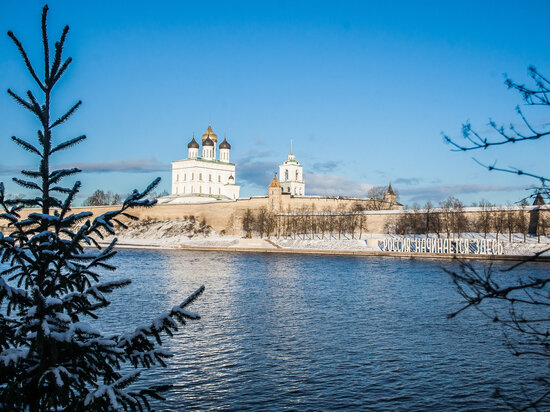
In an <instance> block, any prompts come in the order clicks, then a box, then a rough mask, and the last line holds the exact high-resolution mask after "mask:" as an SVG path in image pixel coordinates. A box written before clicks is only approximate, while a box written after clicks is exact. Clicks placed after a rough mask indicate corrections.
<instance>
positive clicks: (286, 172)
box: [285, 169, 288, 180]
mask: <svg viewBox="0 0 550 412" xmlns="http://www.w3.org/2000/svg"><path fill="white" fill-rule="evenodd" d="M285 180H288V169H285Z"/></svg>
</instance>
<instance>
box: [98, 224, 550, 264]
mask: <svg viewBox="0 0 550 412" xmlns="http://www.w3.org/2000/svg"><path fill="white" fill-rule="evenodd" d="M198 227H199V224H198V222H197V221H195V222H192V221H190V220H185V219H179V220H171V221H162V220H149V221H138V222H129V224H128V229H124V228H118V229H117V237H118V240H119V241H118V245H119V246H121V247H144V248H162V249H170V248H180V247H188V246H189V247H207V248H215V249H224V248H231V249H234V248H239V247H241V246H242V242H240V240H241V237H240V236H224V235H220V234H218V233H216V232H214V231H213V230H211V231H210V233H208V234H201V233H197V230H198ZM423 236H424V237H425V235H423ZM445 236H446V235H444V234H443V235H441V237H442V238H445ZM385 237H390V238H391V237H401V236H398V235H388V234H363V235H362V236H361V239H359V238H358V235H357V234H355V236H354V237H353V238H352V237H351V235H350V234H343V235H341V236H340V239H338V235H337V234H332V235H329V234H325V235H324V236H323V235H321V234H315V235H314V236H312V235H311V234H307V235H297V236H296V238H294V237H290V236H289V237H286V238H285V237H279V238H277V237H275V236H271V237H269V238H268V240H269V241H270V242H272V243H273V244H275V245H276V246H278V247H279V248H281V249H293V250H327V251H333V252H338V251H380V248H377V247H376V246H373V245H376V243H377V242H376V241H383V239H384V238H385ZM408 237H410V238H413V237H414V236H413V235H408ZM417 237H422V236H417ZM430 237H431V238H435V237H436V235H435V234H431V235H430ZM112 238H113V237H107V238H106V239H105V241H109V240H111V239H112ZM451 238H458V235H453V234H451ZM460 238H462V239H470V240H475V239H484V238H485V237H484V235H483V234H480V233H462V234H461V235H460ZM496 238H497V236H496V234H494V233H489V234H487V239H496ZM255 239H256V238H255ZM257 239H258V240H259V238H257ZM264 239H265V238H264ZM368 239H370V240H371V241H370V242H369V244H367V240H368ZM498 241H499V242H501V243H502V245H503V250H504V254H505V255H516V256H527V255H533V254H535V253H538V252H540V251H542V250H544V249H546V248H549V247H550V237H548V236H541V238H540V243H539V239H538V238H537V237H536V236H527V238H526V241H525V242H524V241H523V235H522V234H519V233H516V234H513V235H512V239H511V241H509V239H508V234H502V233H501V234H499V236H498ZM240 243H241V244H240ZM266 247H267V246H266ZM396 253H398V252H396ZM542 255H543V256H550V251H546V252H543V253H542Z"/></svg>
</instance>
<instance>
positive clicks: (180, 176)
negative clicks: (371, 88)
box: [172, 159, 240, 200]
mask: <svg viewBox="0 0 550 412" xmlns="http://www.w3.org/2000/svg"><path fill="white" fill-rule="evenodd" d="M231 177H232V178H233V179H231ZM235 179H236V176H235V165H234V164H232V163H224V162H220V161H216V160H204V159H184V160H179V161H176V162H172V195H176V196H193V195H195V196H197V195H198V196H212V197H226V198H228V199H232V200H234V199H238V198H239V191H240V186H238V185H235V181H236V180H235Z"/></svg>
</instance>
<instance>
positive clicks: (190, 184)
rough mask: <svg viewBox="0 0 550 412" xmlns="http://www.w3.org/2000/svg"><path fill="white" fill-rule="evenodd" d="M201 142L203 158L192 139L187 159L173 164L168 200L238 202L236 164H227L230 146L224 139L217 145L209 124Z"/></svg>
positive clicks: (180, 201) (228, 162) (183, 201)
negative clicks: (170, 190) (170, 191)
mask: <svg viewBox="0 0 550 412" xmlns="http://www.w3.org/2000/svg"><path fill="white" fill-rule="evenodd" d="M201 143H202V156H200V155H199V149H200V147H199V144H198V143H197V141H196V140H195V137H193V139H192V140H191V141H190V142H189V144H188V145H187V149H188V156H187V159H183V160H176V161H175V162H172V195H171V196H169V197H170V198H172V199H171V200H175V198H176V199H177V200H178V202H177V203H200V202H207V201H212V200H214V199H216V200H236V199H238V198H239V191H240V186H238V185H237V184H235V164H234V163H230V161H229V152H230V151H231V145H230V144H229V143H228V142H227V139H225V138H224V139H223V142H221V143H220V145H219V146H218V136H216V134H215V133H214V131H213V130H212V126H211V124H210V123H209V124H208V129H206V132H204V134H203V135H202V139H201ZM218 149H219V150H218ZM218 151H219V158H218ZM167 200H168V199H167ZM170 203H175V202H173V201H170Z"/></svg>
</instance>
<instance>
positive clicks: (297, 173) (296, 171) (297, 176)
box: [296, 170, 298, 180]
mask: <svg viewBox="0 0 550 412" xmlns="http://www.w3.org/2000/svg"><path fill="white" fill-rule="evenodd" d="M296 180H298V171H297V170H296Z"/></svg>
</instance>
